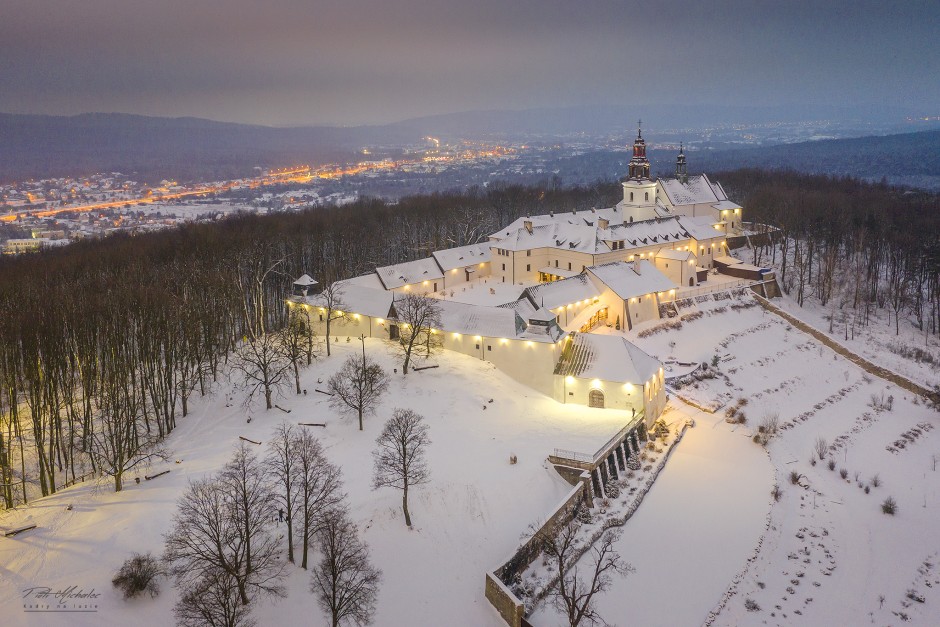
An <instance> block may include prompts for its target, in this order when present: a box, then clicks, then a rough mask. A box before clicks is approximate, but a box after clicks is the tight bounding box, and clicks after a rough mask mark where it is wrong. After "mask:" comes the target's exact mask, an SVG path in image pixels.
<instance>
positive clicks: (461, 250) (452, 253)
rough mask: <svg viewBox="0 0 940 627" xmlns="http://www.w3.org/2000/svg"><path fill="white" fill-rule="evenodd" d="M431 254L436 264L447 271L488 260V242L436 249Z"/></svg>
mask: <svg viewBox="0 0 940 627" xmlns="http://www.w3.org/2000/svg"><path fill="white" fill-rule="evenodd" d="M431 255H432V256H433V257H434V259H435V260H436V261H437V265H438V266H439V267H440V268H441V270H443V271H444V272H447V271H448V270H453V269H455V268H466V267H467V266H473V265H479V264H481V263H486V262H488V261H489V260H490V243H489V242H483V243H481V244H470V245H469V246H460V247H458V248H446V249H444V250H436V251H434V252H433V253H431Z"/></svg>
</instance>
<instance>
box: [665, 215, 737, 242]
mask: <svg viewBox="0 0 940 627" xmlns="http://www.w3.org/2000/svg"><path fill="white" fill-rule="evenodd" d="M676 220H677V221H678V222H679V223H680V224H681V225H682V227H683V228H684V229H685V231H686V232H687V233H688V234H689V236H691V237H693V238H694V239H696V240H698V241H702V240H709V239H715V238H716V237H724V235H725V234H724V233H723V232H722V231H718V230H716V229H715V221H714V220H712V219H711V218H709V217H708V216H696V217H694V218H692V217H688V216H683V217H681V218H676Z"/></svg>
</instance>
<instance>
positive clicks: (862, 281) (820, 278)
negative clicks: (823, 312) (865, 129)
mask: <svg viewBox="0 0 940 627" xmlns="http://www.w3.org/2000/svg"><path fill="white" fill-rule="evenodd" d="M717 178H720V180H721V181H722V183H723V184H724V186H725V189H726V190H727V191H728V192H729V194H731V195H732V196H733V197H735V199H736V201H737V202H738V203H739V204H742V205H743V206H744V207H745V211H746V218H747V219H748V220H752V221H753V222H755V223H757V224H756V226H755V230H757V231H758V232H759V233H760V234H761V235H760V236H757V237H754V238H753V240H752V242H751V243H752V255H753V262H754V263H755V264H757V265H761V264H765V263H768V262H769V263H771V264H774V265H777V266H778V267H779V268H780V273H779V275H778V277H777V278H778V283H779V284H780V287H781V288H782V289H783V290H784V291H785V292H787V293H788V294H792V295H793V296H794V298H795V299H796V301H797V303H799V304H800V306H802V305H803V304H804V302H805V301H806V299H807V298H810V297H813V298H815V299H817V300H818V302H819V303H820V305H822V306H823V307H828V308H829V310H830V316H829V317H830V325H831V328H830V332H832V331H833V328H832V325H834V324H835V322H836V321H841V322H842V324H843V325H844V332H845V335H846V337H848V336H849V335H850V334H853V335H854V334H855V333H857V332H858V329H860V328H861V327H864V326H867V325H868V324H869V323H870V321H871V316H872V314H873V312H874V311H876V310H878V309H881V310H884V311H886V312H887V313H888V315H889V317H890V318H891V319H893V322H894V325H893V326H894V331H895V333H896V334H899V333H900V323H901V320H902V319H904V318H905V317H907V318H908V319H909V320H910V321H911V322H912V323H913V324H914V325H915V327H916V328H917V329H918V330H920V331H921V332H923V334H924V336H925V339H926V338H927V337H928V336H931V335H933V336H937V335H940V195H937V194H928V193H924V192H915V191H910V190H903V189H899V188H894V187H889V186H888V185H886V184H883V183H881V184H875V183H865V182H860V181H858V180H856V179H851V178H831V177H823V176H811V175H806V174H798V173H795V172H766V171H761V170H738V171H734V172H726V173H722V174H720V175H718V177H717ZM768 225H769V226H773V227H775V230H770V229H768V228H767V226H768Z"/></svg>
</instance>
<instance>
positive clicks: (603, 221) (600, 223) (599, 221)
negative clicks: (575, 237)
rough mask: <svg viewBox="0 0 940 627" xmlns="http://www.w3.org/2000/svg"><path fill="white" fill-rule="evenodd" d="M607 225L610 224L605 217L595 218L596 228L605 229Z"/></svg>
mask: <svg viewBox="0 0 940 627" xmlns="http://www.w3.org/2000/svg"><path fill="white" fill-rule="evenodd" d="M608 226H610V221H608V220H607V218H598V219H597V227H598V228H601V229H606V228H607V227H608Z"/></svg>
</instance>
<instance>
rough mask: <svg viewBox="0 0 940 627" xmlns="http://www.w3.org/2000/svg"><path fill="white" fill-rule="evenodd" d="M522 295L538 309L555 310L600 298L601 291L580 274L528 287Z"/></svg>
mask: <svg viewBox="0 0 940 627" xmlns="http://www.w3.org/2000/svg"><path fill="white" fill-rule="evenodd" d="M522 295H523V296H525V297H526V298H528V299H529V300H530V301H532V304H533V305H535V306H536V307H547V308H548V309H554V308H556V307H563V306H565V305H570V304H572V303H576V302H578V301H581V300H586V299H591V298H595V297H597V296H600V290H598V289H597V286H596V285H594V283H592V282H591V280H590V279H588V277H587V276H585V275H584V274H579V275H577V276H573V277H571V278H570V279H562V280H560V281H552V282H551V283H541V284H539V285H533V286H532V287H527V288H526V289H525V291H524V292H523V293H522Z"/></svg>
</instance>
